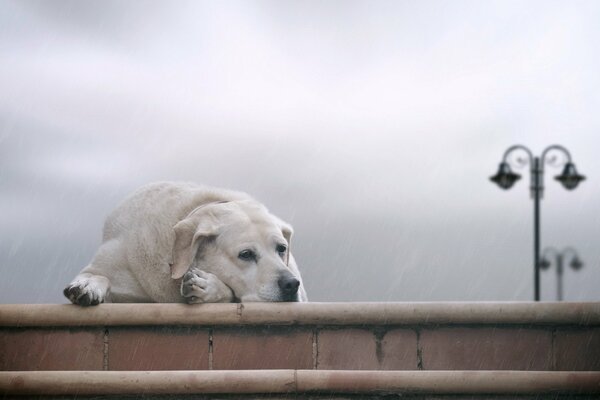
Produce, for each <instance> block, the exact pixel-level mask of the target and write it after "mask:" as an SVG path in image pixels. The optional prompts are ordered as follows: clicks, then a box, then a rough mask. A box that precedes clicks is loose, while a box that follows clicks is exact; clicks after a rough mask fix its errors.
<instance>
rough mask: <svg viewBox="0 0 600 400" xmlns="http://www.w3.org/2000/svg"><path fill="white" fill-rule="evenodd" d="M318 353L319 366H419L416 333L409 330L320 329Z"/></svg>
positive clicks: (384, 367) (400, 367)
mask: <svg viewBox="0 0 600 400" xmlns="http://www.w3.org/2000/svg"><path fill="white" fill-rule="evenodd" d="M317 354H318V363H317V368H318V369H346V370H359V369H368V370H378V369H387V370H395V369H397V370H406V369H416V368H417V336H416V333H415V332H414V331H412V330H409V329H393V330H390V331H388V332H384V333H375V332H373V331H370V330H366V329H354V328H350V329H337V330H329V329H325V330H321V331H319V336H318V351H317Z"/></svg>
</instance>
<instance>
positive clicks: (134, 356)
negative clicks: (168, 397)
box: [0, 303, 600, 371]
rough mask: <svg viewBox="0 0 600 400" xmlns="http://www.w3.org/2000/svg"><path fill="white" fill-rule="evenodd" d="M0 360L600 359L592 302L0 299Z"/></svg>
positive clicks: (21, 367)
mask: <svg viewBox="0 0 600 400" xmlns="http://www.w3.org/2000/svg"><path fill="white" fill-rule="evenodd" d="M0 354H1V357H0V370H2V371H35V370H39V371H52V370H64V371H67V370H81V371H83V370H86V371H103V370H104V371H125V370H130V371H150V370H240V369H244V370H253V369H291V370H308V369H313V370H415V371H418V370H424V371H427V370H522V371H600V303H307V304H265V303H261V304H258V303H255V304H243V305H242V304H207V305H194V306H188V305H182V304H103V305H100V306H98V307H91V308H79V307H76V306H72V305H1V306H0Z"/></svg>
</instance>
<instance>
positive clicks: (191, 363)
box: [108, 327, 209, 371]
mask: <svg viewBox="0 0 600 400" xmlns="http://www.w3.org/2000/svg"><path fill="white" fill-rule="evenodd" d="M208 346H209V340H208V330H206V329H198V328H193V327H140V328H137V327H136V328H110V330H109V336H108V369H109V370H114V371H128V370H134V371H135V370H148V371H152V370H202V369H208Z"/></svg>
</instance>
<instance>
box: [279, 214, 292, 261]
mask: <svg viewBox="0 0 600 400" xmlns="http://www.w3.org/2000/svg"><path fill="white" fill-rule="evenodd" d="M275 220H276V221H277V224H278V225H279V227H280V228H281V234H282V235H283V237H284V239H285V240H286V242H287V245H288V251H287V256H286V260H285V264H286V265H287V264H289V262H290V250H291V248H292V235H293V234H294V228H292V226H291V225H290V224H288V223H287V222H285V221H283V220H281V219H279V218H278V217H275Z"/></svg>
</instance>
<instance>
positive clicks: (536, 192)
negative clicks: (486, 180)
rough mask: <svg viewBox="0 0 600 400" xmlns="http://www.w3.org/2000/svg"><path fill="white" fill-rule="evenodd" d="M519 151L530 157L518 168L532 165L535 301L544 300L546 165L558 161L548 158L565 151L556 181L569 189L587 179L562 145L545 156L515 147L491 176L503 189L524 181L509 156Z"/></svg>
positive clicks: (551, 148)
mask: <svg viewBox="0 0 600 400" xmlns="http://www.w3.org/2000/svg"><path fill="white" fill-rule="evenodd" d="M516 151H522V152H524V153H526V154H527V158H525V159H523V158H517V159H516V162H517V166H524V165H526V164H528V163H529V165H530V166H531V184H530V190H531V197H532V198H533V221H534V222H533V258H534V264H533V268H534V298H535V301H539V300H540V199H541V198H542V196H543V193H544V165H545V164H548V165H555V164H556V163H555V161H556V159H555V158H548V159H546V156H548V154H549V153H550V152H561V153H563V154H564V155H565V156H566V158H567V162H566V163H565V167H564V168H563V172H562V174H560V175H557V176H556V177H555V178H554V179H556V180H557V181H559V182H560V183H561V184H562V185H563V186H564V187H565V189H567V190H573V189H575V188H576V187H577V185H579V182H581V181H582V180H584V179H585V176H583V175H580V174H579V173H577V169H576V168H575V164H573V162H572V161H571V154H570V153H569V151H568V150H567V149H565V148H564V147H562V146H559V145H551V146H548V147H546V149H545V150H544V151H543V152H542V156H541V157H534V156H533V154H532V153H531V150H529V149H528V148H527V147H525V146H522V145H515V146H511V147H509V148H508V149H507V150H506V151H505V152H504V156H503V157H502V162H501V163H500V166H499V168H498V172H497V173H496V175H494V176H492V177H490V180H491V181H492V182H494V183H496V184H497V185H498V186H500V187H501V188H502V189H505V190H507V189H510V188H511V187H512V186H513V185H514V184H515V182H516V181H518V180H519V179H521V175H519V174H517V173H514V172H513V171H512V170H511V168H510V163H511V160H509V158H508V156H509V155H510V154H511V153H513V152H516Z"/></svg>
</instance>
